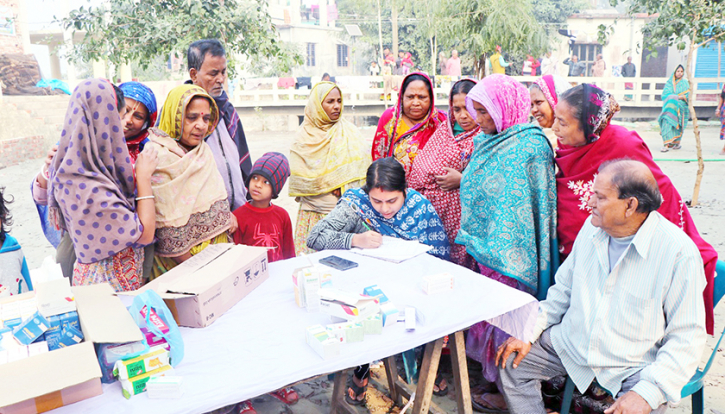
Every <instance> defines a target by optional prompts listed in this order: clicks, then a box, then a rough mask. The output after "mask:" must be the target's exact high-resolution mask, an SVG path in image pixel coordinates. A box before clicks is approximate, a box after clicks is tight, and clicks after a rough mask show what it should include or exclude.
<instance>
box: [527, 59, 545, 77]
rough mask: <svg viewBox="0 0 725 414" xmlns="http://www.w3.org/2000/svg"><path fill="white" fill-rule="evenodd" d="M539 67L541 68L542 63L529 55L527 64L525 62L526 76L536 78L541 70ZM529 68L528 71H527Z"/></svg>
mask: <svg viewBox="0 0 725 414" xmlns="http://www.w3.org/2000/svg"><path fill="white" fill-rule="evenodd" d="M539 66H541V63H540V62H539V61H538V60H537V59H535V58H534V57H533V56H531V55H528V56H526V62H524V71H523V75H524V76H536V72H537V71H538V69H539ZM527 68H528V70H527Z"/></svg>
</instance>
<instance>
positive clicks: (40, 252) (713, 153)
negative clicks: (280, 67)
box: [0, 123, 725, 414]
mask: <svg viewBox="0 0 725 414" xmlns="http://www.w3.org/2000/svg"><path fill="white" fill-rule="evenodd" d="M625 126H627V127H628V128H630V129H636V130H637V131H638V132H639V133H640V135H642V137H643V138H644V139H645V141H646V142H647V144H648V145H649V147H650V150H651V151H652V154H653V155H654V158H655V160H656V161H657V162H658V164H659V165H660V167H661V168H662V170H663V171H664V172H665V173H666V174H667V175H669V177H670V178H671V179H672V181H673V183H674V184H675V187H677V189H678V190H679V192H680V194H681V195H682V197H683V198H684V199H685V200H689V199H691V198H692V190H693V186H694V181H695V173H696V171H697V163H696V162H695V161H696V160H695V150H694V135H693V133H692V130H691V129H690V130H688V131H687V132H686V133H685V138H684V140H683V149H682V150H679V151H670V152H668V153H660V152H659V148H660V147H661V141H660V138H659V134H658V131H657V130H656V128H654V127H653V124H651V123H638V124H628V125H625ZM362 131H363V134H364V135H365V137H366V138H367V139H368V140H372V136H373V134H374V128H372V127H368V128H363V130H362ZM718 133H719V128H715V127H712V126H709V127H705V128H702V141H703V155H704V158H705V159H706V160H710V161H708V162H707V163H706V167H705V174H704V178H703V180H702V187H701V189H700V198H699V201H700V204H699V205H698V206H697V207H695V208H692V209H691V210H690V211H691V213H692V216H693V218H694V220H695V223H696V224H697V227H698V229H699V230H700V233H701V234H702V236H703V238H704V239H705V240H707V241H708V242H710V243H711V244H712V245H713V246H714V247H715V249H716V250H717V251H718V253H720V255H721V257H725V228H724V227H723V224H725V185H724V184H723V183H724V182H725V181H724V180H723V177H725V156H720V155H719V152H720V149H721V148H722V145H723V142H722V141H720V140H718ZM247 139H248V141H249V146H250V149H251V152H252V157H253V158H254V159H256V158H257V157H259V156H260V155H262V154H263V153H265V152H267V151H279V152H282V153H285V154H288V153H289V147H290V145H291V143H292V141H293V140H294V133H282V132H256V133H249V134H248V136H247ZM42 162H43V161H42V159H37V160H32V161H27V162H23V163H21V164H19V165H16V166H13V167H9V168H5V169H0V186H4V187H6V194H10V195H12V196H14V197H15V202H14V203H13V204H11V206H10V208H11V212H12V214H13V217H14V224H13V226H12V234H13V235H14V236H15V237H16V238H17V239H18V240H19V242H20V244H21V245H22V247H23V251H24V252H25V255H26V257H27V260H28V265H29V266H30V268H35V267H38V266H39V265H40V263H41V262H42V260H43V258H44V257H46V256H49V255H53V254H54V249H53V248H52V246H50V244H48V242H47V241H46V240H45V237H44V236H43V233H42V230H41V228H40V225H39V222H38V215H37V213H36V210H35V207H34V205H33V201H32V198H31V196H30V183H31V180H32V179H33V177H34V176H35V174H36V173H37V171H38V170H39V169H40V166H41V165H42ZM286 194H287V190H286V189H285V190H283V191H282V194H281V195H280V197H279V199H277V200H275V201H274V203H275V204H277V205H279V206H281V207H283V208H285V209H286V210H287V211H288V212H289V213H290V216H291V218H292V221H293V222H294V221H295V219H296V217H297V203H295V201H294V199H292V198H290V197H289V196H287V195H286ZM723 302H725V301H723ZM723 328H725V305H723V303H722V302H721V303H720V306H718V307H717V308H716V310H715V331H716V332H717V333H721V332H722V331H723ZM718 337H719V335H718ZM717 339H718V338H717V337H715V338H712V337H710V338H708V347H707V349H706V350H705V353H704V354H703V364H702V365H701V366H704V362H705V361H706V360H707V358H709V356H710V355H711V353H712V349H713V347H714V345H715V343H716V341H717ZM723 347H725V344H721V347H720V349H718V353H717V355H716V358H715V362H714V364H713V366H712V368H711V369H710V372H709V374H708V376H707V377H706V380H705V384H706V388H705V412H706V413H712V414H722V413H723V412H725V357H724V356H723V355H722V348H723ZM445 365H446V364H445V363H443V366H444V367H445ZM444 369H445V368H444ZM373 372H374V374H373V381H372V385H373V386H372V387H371V390H370V392H369V397H368V398H369V403H368V407H367V408H365V409H362V408H361V409H358V411H359V412H361V413H365V412H371V413H386V412H397V411H396V410H395V409H393V410H391V408H390V406H391V405H392V403H391V402H390V400H389V399H388V398H387V396H386V388H387V387H386V386H385V385H384V384H386V381H385V378H384V375H385V373H384V370H383V369H376V370H374V371H373ZM448 372H450V369H449V368H448ZM471 374H472V376H473V375H476V374H477V372H476V370H475V369H472V370H471ZM448 375H449V379H450V374H448ZM295 388H296V389H297V391H298V392H299V394H300V396H301V397H302V398H301V400H300V402H299V403H297V404H296V405H293V406H289V407H287V406H284V405H283V404H282V403H281V402H279V401H277V400H276V399H274V398H272V397H270V396H268V395H265V396H261V397H258V398H255V399H254V400H253V401H254V406H255V408H256V410H257V411H258V412H259V413H260V414H265V413H275V414H276V413H322V412H329V397H330V395H331V393H332V380H329V379H328V378H326V377H325V378H322V379H317V380H313V381H308V382H306V383H303V384H299V385H296V386H295ZM434 402H435V403H436V404H438V405H439V406H440V407H441V408H443V409H444V410H446V411H448V412H450V413H455V412H457V410H456V408H455V400H454V393H449V394H448V396H445V397H434ZM668 412H670V413H677V414H680V413H682V414H684V413H689V412H691V405H690V399H689V398H687V399H685V400H683V401H682V402H681V403H680V405H679V406H678V407H676V408H671V409H670V410H669V411H668Z"/></svg>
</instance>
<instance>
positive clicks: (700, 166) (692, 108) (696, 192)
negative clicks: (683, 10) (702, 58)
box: [683, 36, 705, 207]
mask: <svg viewBox="0 0 725 414" xmlns="http://www.w3.org/2000/svg"><path fill="white" fill-rule="evenodd" d="M692 38H693V39H694V36H693V37H692ZM698 46H699V45H696V44H694V42H693V41H692V40H691V41H690V51H689V52H688V53H687V68H686V69H685V71H686V73H687V81H688V82H689V83H690V99H688V102H687V105H688V106H689V108H690V115H691V116H692V129H693V130H694V132H695V148H697V176H696V177H695V188H694V189H693V190H692V201H691V202H690V207H694V206H696V205H697V199H698V197H699V195H700V183H701V182H702V173H703V172H704V171H705V161H704V160H703V159H702V144H701V143H700V126H699V125H698V123H697V113H696V112H695V90H694V86H695V80H694V79H693V76H692V70H691V69H690V68H691V67H692V58H693V56H694V54H695V49H697V47H698ZM683 133H684V131H683Z"/></svg>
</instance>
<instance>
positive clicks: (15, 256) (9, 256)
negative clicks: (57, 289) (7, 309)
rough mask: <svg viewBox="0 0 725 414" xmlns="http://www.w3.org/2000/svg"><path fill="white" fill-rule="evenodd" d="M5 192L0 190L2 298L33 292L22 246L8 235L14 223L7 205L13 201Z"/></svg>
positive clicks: (0, 275)
mask: <svg viewBox="0 0 725 414" xmlns="http://www.w3.org/2000/svg"><path fill="white" fill-rule="evenodd" d="M3 191H4V188H0V246H2V247H0V298H3V297H6V296H11V295H18V294H20V293H23V292H27V291H29V290H33V283H32V282H31V281H30V274H29V273H28V265H27V264H26V263H25V256H24V255H23V251H22V249H21V248H20V244H19V243H18V241H17V240H15V238H14V237H13V236H11V235H9V234H8V233H7V232H8V230H10V228H9V227H8V226H10V225H11V224H12V222H13V220H12V216H11V215H10V210H9V209H8V206H7V205H8V204H10V203H12V202H13V201H12V200H6V199H5V195H4V194H3Z"/></svg>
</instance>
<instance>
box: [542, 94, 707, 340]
mask: <svg viewBox="0 0 725 414" xmlns="http://www.w3.org/2000/svg"><path fill="white" fill-rule="evenodd" d="M617 111H619V105H618V104H617V102H616V101H615V100H614V98H613V97H612V95H610V94H609V93H607V92H605V91H603V90H601V89H599V88H597V87H596V86H594V85H589V84H586V83H585V84H582V85H579V86H576V87H574V88H572V89H570V90H568V91H566V92H564V93H563V94H561V95H560V96H559V103H558V104H557V105H556V110H555V121H554V125H553V127H552V130H553V131H554V133H555V134H556V136H557V138H558V141H559V148H558V149H557V151H556V164H557V165H558V166H559V172H558V174H557V175H556V188H557V200H558V206H557V212H558V228H557V230H558V235H559V250H560V252H561V253H563V254H564V255H568V254H569V253H570V252H571V248H572V245H573V244H574V239H575V238H576V236H577V234H578V233H579V230H580V229H581V227H582V225H583V224H584V221H585V220H586V219H587V217H589V214H590V213H591V211H590V210H589V207H588V206H587V201H588V200H589V197H590V196H591V194H592V183H593V181H594V176H595V175H596V173H597V169H598V168H599V166H600V165H601V164H602V163H603V162H605V161H609V160H615V159H618V158H629V159H633V160H637V161H641V162H643V163H645V164H646V165H647V167H649V169H650V170H651V171H652V174H654V176H655V178H656V179H657V184H658V185H659V187H660V192H661V193H662V197H663V199H664V201H663V203H662V206H661V207H660V208H659V210H658V212H659V213H660V214H662V215H663V216H665V217H666V218H667V219H668V220H670V221H671V222H673V223H675V224H676V225H678V226H679V227H680V228H681V229H682V230H683V231H684V232H685V233H687V234H688V235H689V236H690V238H691V239H692V241H693V242H695V244H696V245H697V247H698V248H699V250H700V254H701V255H702V261H703V263H704V264H705V276H706V277H707V287H706V288H705V292H704V297H705V312H706V316H707V320H706V323H707V325H706V326H707V332H708V333H709V334H711V335H712V333H713V297H712V294H713V291H712V289H713V278H714V276H715V264H716V262H717V252H715V249H713V247H712V246H710V245H709V244H708V243H707V242H705V241H704V240H703V239H702V237H700V234H699V233H698V232H697V228H695V223H694V222H693V221H692V217H690V212H689V211H688V209H687V206H686V205H685V202H684V201H683V200H682V197H680V194H679V193H678V192H677V190H676V189H675V186H674V185H673V184H672V182H671V181H670V179H669V178H668V177H667V176H666V175H665V174H664V173H663V172H662V170H660V167H659V166H658V165H657V164H656V163H655V162H654V160H653V159H652V154H651V153H650V151H649V148H647V145H646V144H645V143H644V141H643V140H642V138H641V137H640V136H639V135H638V134H637V133H636V132H634V131H630V130H628V129H626V128H623V127H621V126H618V125H611V124H610V123H609V121H610V120H611V119H612V116H614V114H615V113H616V112H617Z"/></svg>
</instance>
